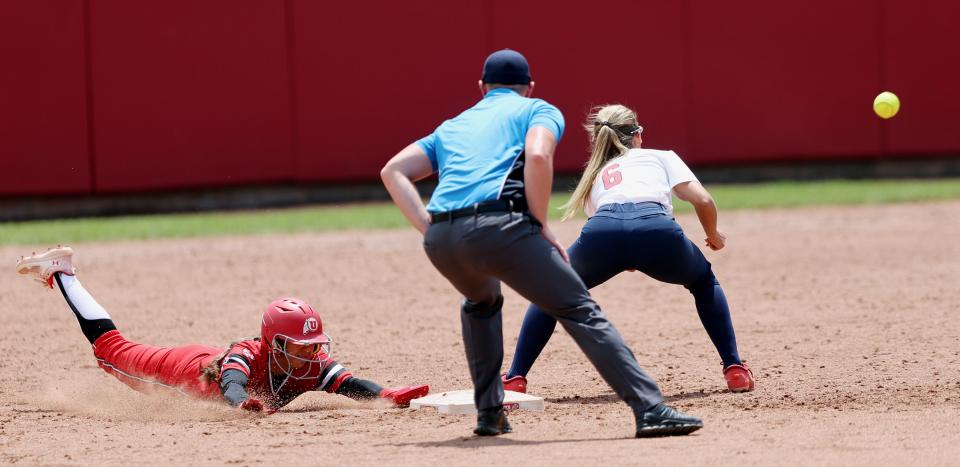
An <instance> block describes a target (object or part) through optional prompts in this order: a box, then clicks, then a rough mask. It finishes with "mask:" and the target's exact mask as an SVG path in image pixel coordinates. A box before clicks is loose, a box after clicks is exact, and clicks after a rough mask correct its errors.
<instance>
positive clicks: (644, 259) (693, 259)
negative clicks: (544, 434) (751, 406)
mask: <svg viewBox="0 0 960 467" xmlns="http://www.w3.org/2000/svg"><path fill="white" fill-rule="evenodd" d="M585 128H586V130H587V132H588V133H589V134H590V140H591V143H592V146H593V147H592V154H591V156H590V161H589V162H588V163H587V167H586V169H585V170H584V173H583V176H582V177H581V179H580V183H579V184H578V185H577V188H576V190H575V191H574V193H573V196H572V197H571V199H570V202H569V203H567V205H566V213H565V215H564V218H569V217H571V216H572V215H574V214H576V213H577V212H579V211H580V210H581V209H582V210H584V211H585V212H586V213H587V215H589V216H590V219H589V220H588V221H587V223H586V225H584V227H583V230H582V231H581V233H580V237H579V238H578V239H577V241H576V242H574V244H573V245H572V246H571V247H570V249H569V250H568V251H567V253H568V254H569V257H570V265H571V266H573V269H574V270H575V271H576V272H577V274H579V275H580V278H581V279H583V282H584V283H585V284H586V286H587V287H588V288H593V287H595V286H597V285H599V284H602V283H604V282H606V281H607V280H609V279H610V278H612V277H613V276H615V275H617V274H619V273H621V272H623V271H630V270H637V271H642V272H644V273H645V274H647V275H649V276H650V277H653V278H654V279H657V280H659V281H662V282H667V283H671V284H681V285H683V286H684V287H686V288H687V290H689V291H690V293H691V294H692V295H693V298H694V301H695V302H696V307H697V314H698V315H699V316H700V321H701V322H702V323H703V327H704V328H705V329H706V331H707V334H709V335H710V339H711V340H712V341H713V344H714V346H715V347H716V349H717V353H719V354H720V358H721V361H722V364H723V375H724V379H725V380H726V383H727V387H728V388H729V389H730V390H731V391H733V392H744V391H751V390H753V388H754V379H753V373H752V372H751V371H750V369H749V368H748V367H747V365H746V364H745V363H744V362H743V361H742V360H741V359H740V355H739V352H738V350H737V340H736V336H735V334H734V331H733V321H732V320H731V318H730V309H729V306H728V305H727V299H726V296H725V295H724V293H723V289H721V288H720V284H719V282H718V281H717V278H716V277H715V276H714V274H713V270H712V268H711V265H710V262H709V261H707V260H706V258H704V256H703V253H702V252H701V251H700V249H699V248H697V246H696V245H694V244H693V242H691V241H690V240H689V239H688V238H687V237H686V235H685V234H684V232H683V229H681V228H680V225H679V224H677V222H676V220H675V219H674V218H673V216H672V213H673V203H672V199H673V195H674V194H675V195H677V197H678V198H680V199H682V200H684V201H687V202H690V203H691V204H692V205H693V206H694V209H695V210H696V212H697V217H698V218H699V220H700V224H701V225H702V226H703V230H704V232H705V233H706V238H705V239H704V244H705V246H707V247H708V248H710V249H713V250H719V249H721V248H723V247H724V245H725V243H726V237H725V236H724V235H723V234H722V233H721V232H720V230H718V229H717V208H716V204H715V203H714V201H713V197H711V196H710V193H708V192H707V190H706V189H704V188H703V185H701V184H700V182H699V181H698V180H697V177H696V176H695V175H694V174H693V172H692V171H691V170H690V168H688V167H687V165H686V164H684V162H683V161H682V160H681V159H680V157H679V156H677V154H676V153H675V152H673V151H658V150H654V149H644V148H641V147H640V146H641V144H642V142H643V139H642V138H641V136H640V134H641V132H642V131H643V127H641V126H640V125H639V124H638V123H637V117H636V114H635V113H634V112H633V111H632V110H630V109H628V108H626V107H624V106H622V105H610V106H604V107H600V108H597V109H595V110H594V113H593V114H591V115H590V117H589V118H588V120H587V123H586V125H585ZM555 327H556V321H555V320H554V319H553V318H551V317H550V316H549V315H547V314H545V313H543V312H541V311H540V309H539V308H538V307H537V306H536V305H531V306H530V308H529V309H528V310H527V314H526V316H525V317H524V321H523V327H522V328H521V329H520V338H519V340H518V342H517V349H516V351H515V352H514V357H513V363H512V365H511V367H510V371H509V372H508V373H507V374H505V375H503V380H504V387H505V388H506V389H509V390H515V391H521V392H522V391H525V390H526V384H527V380H526V375H527V372H529V371H530V368H531V367H532V366H533V363H534V361H536V359H537V357H538V356H539V355H540V352H541V351H542V350H543V347H544V346H545V345H546V344H547V341H548V340H549V339H550V336H551V334H552V333H553V329H554V328H555Z"/></svg>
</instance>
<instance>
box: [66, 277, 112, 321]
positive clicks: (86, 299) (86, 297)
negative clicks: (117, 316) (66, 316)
mask: <svg viewBox="0 0 960 467" xmlns="http://www.w3.org/2000/svg"><path fill="white" fill-rule="evenodd" d="M60 283H61V284H63V294H64V296H65V297H66V299H67V301H68V302H70V304H71V305H72V307H73V309H74V310H75V311H76V312H77V313H78V314H79V315H80V316H81V317H83V319H85V320H94V319H110V315H109V314H107V310H104V309H103V307H102V306H100V304H99V303H97V301H96V300H94V299H93V297H92V296H91V295H90V293H89V292H87V289H84V288H83V285H82V284H80V279H77V277H76V276H68V275H66V274H60Z"/></svg>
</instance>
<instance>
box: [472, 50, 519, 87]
mask: <svg viewBox="0 0 960 467" xmlns="http://www.w3.org/2000/svg"><path fill="white" fill-rule="evenodd" d="M482 79H483V82H484V83H485V84H530V65H529V64H528V63H527V59H526V58H524V57H523V55H520V52H517V51H515V50H510V49H503V50H498V51H496V52H494V53H492V54H490V56H489V57H487V60H486V61H485V62H483V78H482Z"/></svg>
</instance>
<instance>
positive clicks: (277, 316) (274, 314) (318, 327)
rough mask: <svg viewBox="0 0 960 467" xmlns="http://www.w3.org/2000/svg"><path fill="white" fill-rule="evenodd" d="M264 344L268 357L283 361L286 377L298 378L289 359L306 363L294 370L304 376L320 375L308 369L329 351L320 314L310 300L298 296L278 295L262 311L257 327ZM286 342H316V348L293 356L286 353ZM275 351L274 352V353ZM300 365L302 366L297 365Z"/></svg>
mask: <svg viewBox="0 0 960 467" xmlns="http://www.w3.org/2000/svg"><path fill="white" fill-rule="evenodd" d="M260 333H261V337H262V339H263V343H264V344H266V345H267V347H268V348H269V349H270V356H271V358H277V359H278V363H280V362H282V361H283V360H280V357H281V356H282V357H283V358H284V359H285V360H286V362H285V363H286V364H285V365H283V364H281V365H280V366H282V367H286V368H285V369H284V372H285V373H287V376H288V377H293V378H295V379H300V378H298V377H297V376H294V375H293V372H294V370H293V365H291V360H300V361H302V362H303V363H309V364H310V365H307V367H306V368H303V369H302V371H298V372H297V373H298V374H300V375H304V376H306V377H317V376H319V375H318V374H317V373H318V372H315V371H311V370H312V369H313V368H312V365H313V364H318V365H319V364H320V362H322V361H323V360H325V359H326V358H327V356H328V354H329V353H330V343H331V342H332V341H331V339H330V336H328V335H326V334H325V333H324V332H323V322H322V321H320V314H318V313H317V312H316V310H314V309H313V307H312V306H310V304H309V303H307V302H305V301H303V300H300V299H298V298H279V299H276V300H274V301H273V302H271V303H270V305H269V306H267V309H266V311H264V312H263V320H262V324H261V328H260ZM288 344H296V345H300V346H309V345H315V346H316V347H315V350H314V351H312V352H310V356H309V357H304V356H303V355H293V354H291V353H288V352H287V345H288ZM274 354H276V355H274ZM299 366H301V367H302V365H299Z"/></svg>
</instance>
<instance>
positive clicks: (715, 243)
mask: <svg viewBox="0 0 960 467" xmlns="http://www.w3.org/2000/svg"><path fill="white" fill-rule="evenodd" d="M703 241H704V242H705V243H706V244H707V247H708V248H710V249H711V250H713V251H717V250H722V249H723V247H724V245H726V244H727V236H726V235H724V234H723V232H721V231H719V230H717V231H715V232H714V233H713V234H712V235H707V238H705V239H704V240H703Z"/></svg>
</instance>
